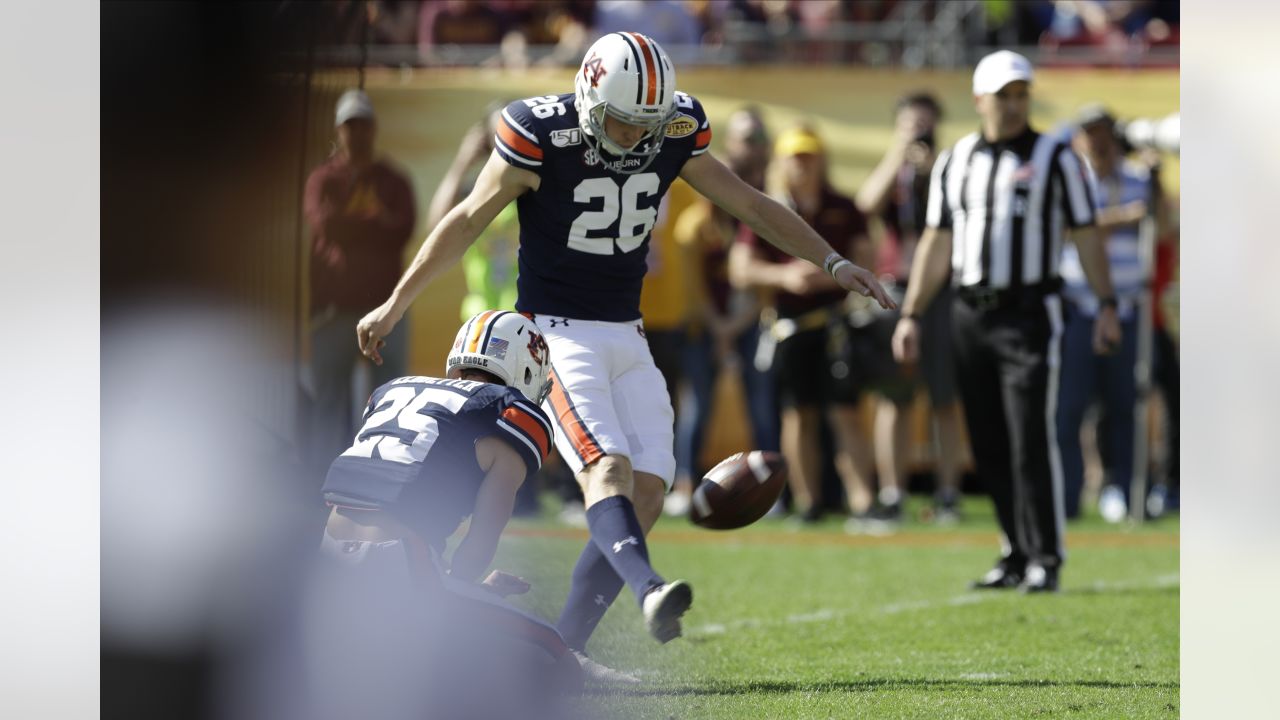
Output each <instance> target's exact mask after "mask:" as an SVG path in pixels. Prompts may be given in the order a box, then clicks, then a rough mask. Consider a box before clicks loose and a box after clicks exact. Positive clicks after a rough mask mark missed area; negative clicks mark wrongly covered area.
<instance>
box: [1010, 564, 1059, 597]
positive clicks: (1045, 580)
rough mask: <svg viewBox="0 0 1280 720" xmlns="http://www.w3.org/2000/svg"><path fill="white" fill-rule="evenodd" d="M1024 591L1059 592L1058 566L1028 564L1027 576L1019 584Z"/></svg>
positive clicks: (1019, 589)
mask: <svg viewBox="0 0 1280 720" xmlns="http://www.w3.org/2000/svg"><path fill="white" fill-rule="evenodd" d="M1018 591H1019V592H1023V593H1044V592H1048V593H1056V592H1058V568H1056V567H1053V568H1047V567H1043V566H1040V565H1035V564H1032V565H1028V566H1027V574H1026V577H1024V578H1023V579H1022V584H1021V585H1019V586H1018Z"/></svg>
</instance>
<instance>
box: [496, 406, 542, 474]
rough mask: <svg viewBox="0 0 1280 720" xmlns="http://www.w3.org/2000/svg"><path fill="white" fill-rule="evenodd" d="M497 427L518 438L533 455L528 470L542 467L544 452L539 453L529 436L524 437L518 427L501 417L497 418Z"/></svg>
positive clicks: (535, 470) (536, 469) (532, 470)
mask: <svg viewBox="0 0 1280 720" xmlns="http://www.w3.org/2000/svg"><path fill="white" fill-rule="evenodd" d="M498 427H500V428H502V429H503V430H506V431H507V434H509V435H511V436H512V437H514V438H515V439H517V440H519V441H520V442H521V443H522V444H523V445H524V446H525V447H526V448H528V449H529V454H530V455H532V456H533V462H534V465H533V467H531V468H529V472H537V471H538V470H539V469H540V468H541V467H542V458H544V457H546V454H544V453H539V452H538V448H536V447H534V445H533V442H532V441H531V440H529V438H528V437H526V436H525V434H524V433H522V432H521V431H520V430H519V428H517V427H515V426H514V425H512V424H511V423H509V422H507V421H506V420H503V419H502V418H498Z"/></svg>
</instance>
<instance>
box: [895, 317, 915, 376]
mask: <svg viewBox="0 0 1280 720" xmlns="http://www.w3.org/2000/svg"><path fill="white" fill-rule="evenodd" d="M918 357H920V323H919V321H917V320H916V319H915V318H909V317H902V318H899V319H898V325H897V327H895V328H894V329H893V359H894V360H897V361H898V362H900V363H902V364H904V365H906V364H910V363H914V362H915V361H916V359H917V358H918Z"/></svg>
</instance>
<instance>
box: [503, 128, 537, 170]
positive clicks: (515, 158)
mask: <svg viewBox="0 0 1280 720" xmlns="http://www.w3.org/2000/svg"><path fill="white" fill-rule="evenodd" d="M493 140H494V142H493V144H494V148H495V149H496V150H497V151H498V155H499V156H500V157H501V158H502V159H503V160H506V161H507V162H508V163H511V164H512V165H515V166H516V167H519V166H520V165H528V166H529V167H539V166H540V165H542V162H541V161H540V160H530V159H528V158H526V157H524V156H523V155H521V154H520V153H518V152H516V151H515V150H512V149H511V148H509V147H507V146H506V145H505V144H503V142H502V138H500V137H497V136H496V135H495V136H494V138H493ZM516 163H519V165H516Z"/></svg>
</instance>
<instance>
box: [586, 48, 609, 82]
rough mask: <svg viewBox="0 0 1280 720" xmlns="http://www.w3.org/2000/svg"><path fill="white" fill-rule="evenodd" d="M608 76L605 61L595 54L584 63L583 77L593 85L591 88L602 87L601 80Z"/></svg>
mask: <svg viewBox="0 0 1280 720" xmlns="http://www.w3.org/2000/svg"><path fill="white" fill-rule="evenodd" d="M608 74H609V71H608V70H605V69H604V60H602V59H601V58H600V56H599V55H597V54H596V53H594V52H593V53H591V57H589V58H587V61H586V62H584V63H582V77H584V78H586V79H587V82H589V83H591V87H600V78H602V77H604V76H605V75H608Z"/></svg>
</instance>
